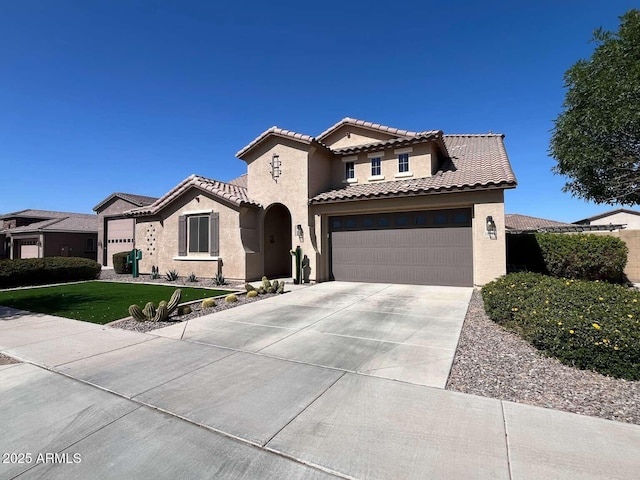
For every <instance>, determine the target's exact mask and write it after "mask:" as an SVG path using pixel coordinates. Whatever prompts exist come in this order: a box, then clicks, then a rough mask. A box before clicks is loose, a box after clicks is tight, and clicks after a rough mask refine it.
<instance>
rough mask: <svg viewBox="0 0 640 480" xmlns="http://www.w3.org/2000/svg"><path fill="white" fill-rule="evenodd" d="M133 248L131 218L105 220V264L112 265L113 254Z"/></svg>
mask: <svg viewBox="0 0 640 480" xmlns="http://www.w3.org/2000/svg"><path fill="white" fill-rule="evenodd" d="M131 249H133V219H132V218H121V219H117V220H109V221H107V266H109V267H112V266H113V254H114V253H118V252H127V251H130V250H131Z"/></svg>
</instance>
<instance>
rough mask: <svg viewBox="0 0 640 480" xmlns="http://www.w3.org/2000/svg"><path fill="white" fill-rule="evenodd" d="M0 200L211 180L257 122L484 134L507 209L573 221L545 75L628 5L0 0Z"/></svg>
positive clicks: (575, 55)
mask: <svg viewBox="0 0 640 480" xmlns="http://www.w3.org/2000/svg"><path fill="white" fill-rule="evenodd" d="M0 5H1V7H2V8H1V11H0V167H1V170H0V172H1V173H0V178H1V182H0V189H1V190H0V191H1V192H2V193H1V196H0V213H8V212H12V211H16V210H21V209H25V208H37V209H51V210H63V211H77V212H87V213H89V212H91V209H92V208H93V206H95V205H96V204H97V203H99V202H100V201H101V200H103V199H104V198H105V197H107V196H108V195H110V194H111V193H112V192H115V191H122V192H129V193H138V194H142V195H151V196H161V195H162V194H164V193H165V192H167V191H168V190H169V189H171V188H172V187H173V186H174V185H176V184H177V183H179V182H180V181H181V180H183V179H184V178H185V177H187V176H188V175H190V174H192V173H197V174H199V175H203V176H207V177H211V178H216V179H218V180H223V181H227V180H230V179H232V178H234V177H236V176H238V175H241V174H242V173H244V172H245V164H244V163H243V162H242V161H240V160H238V159H236V158H235V153H236V152H237V151H238V150H240V149H241V148H242V147H243V146H245V145H246V144H247V143H249V142H250V141H251V140H253V139H254V138H255V137H256V136H258V135H259V134H260V133H262V132H263V131H264V130H266V129H267V128H269V127H271V126H272V125H277V126H279V127H282V128H287V129H290V130H294V131H297V132H301V133H306V134H310V135H317V134H319V133H320V132H322V131H323V130H325V129H326V128H328V127H329V126H331V125H333V124H334V123H336V122H337V121H339V120H340V119H342V118H343V117H346V116H350V117H354V118H359V119H362V120H368V121H372V122H377V123H381V124H384V125H389V126H393V127H398V128H404V129H408V130H429V129H441V130H444V132H445V133H484V132H488V131H490V130H491V131H493V132H500V133H504V134H505V135H506V139H505V142H506V146H507V151H508V153H509V156H510V159H511V163H512V165H513V168H514V170H515V173H516V175H517V177H518V180H519V186H518V188H517V189H516V190H513V191H508V192H507V195H506V210H507V212H508V213H522V214H527V215H534V216H540V217H546V218H551V219H556V220H561V221H575V220H578V219H581V218H584V217H586V216H589V215H592V214H596V213H599V212H602V211H605V210H608V209H610V208H612V207H609V206H606V205H594V204H590V203H586V202H584V201H581V200H577V199H574V198H572V197H571V196H570V195H568V194H565V193H562V191H561V188H562V185H563V184H564V181H563V179H562V178H561V177H558V176H555V175H553V174H552V173H551V171H550V169H551V167H552V166H553V164H554V161H553V160H552V159H550V158H549V157H548V156H547V150H548V145H549V137H550V130H551V129H552V127H553V120H554V119H555V118H556V116H557V115H558V113H559V112H560V110H561V105H562V101H563V99H564V93H565V92H564V88H563V74H564V72H565V71H566V70H567V69H568V68H569V67H570V66H571V65H572V64H573V63H575V62H576V61H577V60H578V59H579V58H587V57H588V56H589V55H590V54H591V52H592V51H593V48H594V44H593V43H590V41H589V40H590V38H591V33H592V31H593V29H594V28H596V27H599V26H602V27H604V28H606V29H609V30H616V29H617V27H618V24H619V19H618V17H619V16H620V15H622V14H623V13H624V12H625V11H627V10H629V9H630V8H633V7H637V6H638V4H637V1H635V2H634V1H627V0H615V1H609V2H602V1H599V0H598V1H595V0H561V1H558V0H555V1H551V0H536V1H514V0H510V1H484V2H478V1H473V0H468V1H461V0H458V1H455V0H454V1H447V2H444V1H439V2H435V1H430V0H423V1H418V2H413V1H410V2H372V1H354V2H351V1H348V0H347V1H345V0H342V1H335V0H326V1H323V2H300V1H296V2H279V1H276V2H262V1H261V2H243V1H237V2H217V1H190V0H185V1H177V0H176V1H151V0H149V1H135V0H109V1H106V0H105V1H102V2H98V1H82V0H74V1H67V0H44V1H37V0H20V1H9V0H2V1H0Z"/></svg>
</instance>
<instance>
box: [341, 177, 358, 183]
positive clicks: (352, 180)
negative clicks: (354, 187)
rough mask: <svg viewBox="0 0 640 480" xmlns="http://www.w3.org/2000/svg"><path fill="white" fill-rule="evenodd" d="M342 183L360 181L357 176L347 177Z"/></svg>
mask: <svg viewBox="0 0 640 480" xmlns="http://www.w3.org/2000/svg"><path fill="white" fill-rule="evenodd" d="M342 183H358V179H357V178H346V179H344V180H342Z"/></svg>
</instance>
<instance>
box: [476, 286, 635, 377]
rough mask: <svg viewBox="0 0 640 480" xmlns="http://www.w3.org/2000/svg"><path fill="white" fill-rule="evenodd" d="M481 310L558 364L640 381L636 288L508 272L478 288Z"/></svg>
mask: <svg viewBox="0 0 640 480" xmlns="http://www.w3.org/2000/svg"><path fill="white" fill-rule="evenodd" d="M482 297H483V300H484V305H485V311H486V312H487V315H488V316H489V317H490V318H491V319H492V320H493V321H495V322H497V323H499V324H501V325H503V326H504V327H505V328H507V329H510V330H513V331H515V332H517V333H518V334H520V336H522V337H523V338H524V339H525V340H527V341H528V342H530V343H531V344H532V345H533V346H534V347H536V348H538V349H539V350H541V351H542V352H544V353H545V354H547V355H551V356H554V357H556V358H558V359H559V360H560V361H561V362H563V363H565V364H567V365H571V366H575V367H577V368H581V369H585V370H595V371H597V372H600V373H602V374H604V375H610V376H612V377H620V378H626V379H628V380H640V291H638V290H637V289H635V288H627V287H624V286H622V285H615V284H611V283H607V282H599V281H596V282H589V281H581V280H572V279H559V278H553V277H550V276H546V275H541V274H537V273H512V274H509V275H506V276H504V277H502V278H499V279H498V280H495V281H493V282H491V283H488V284H487V285H485V286H484V287H483V288H482Z"/></svg>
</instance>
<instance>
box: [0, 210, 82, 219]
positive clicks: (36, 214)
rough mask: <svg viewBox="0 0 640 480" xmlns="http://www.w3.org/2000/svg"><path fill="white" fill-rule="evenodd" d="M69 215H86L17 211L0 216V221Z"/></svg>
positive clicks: (47, 211)
mask: <svg viewBox="0 0 640 480" xmlns="http://www.w3.org/2000/svg"><path fill="white" fill-rule="evenodd" d="M70 215H88V214H84V213H73V212H56V211H53V210H33V209H30V208H28V209H26V210H19V211H17V212H11V213H5V214H3V215H0V220H1V219H5V218H6V219H9V218H16V217H19V218H60V217H68V216H70Z"/></svg>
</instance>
